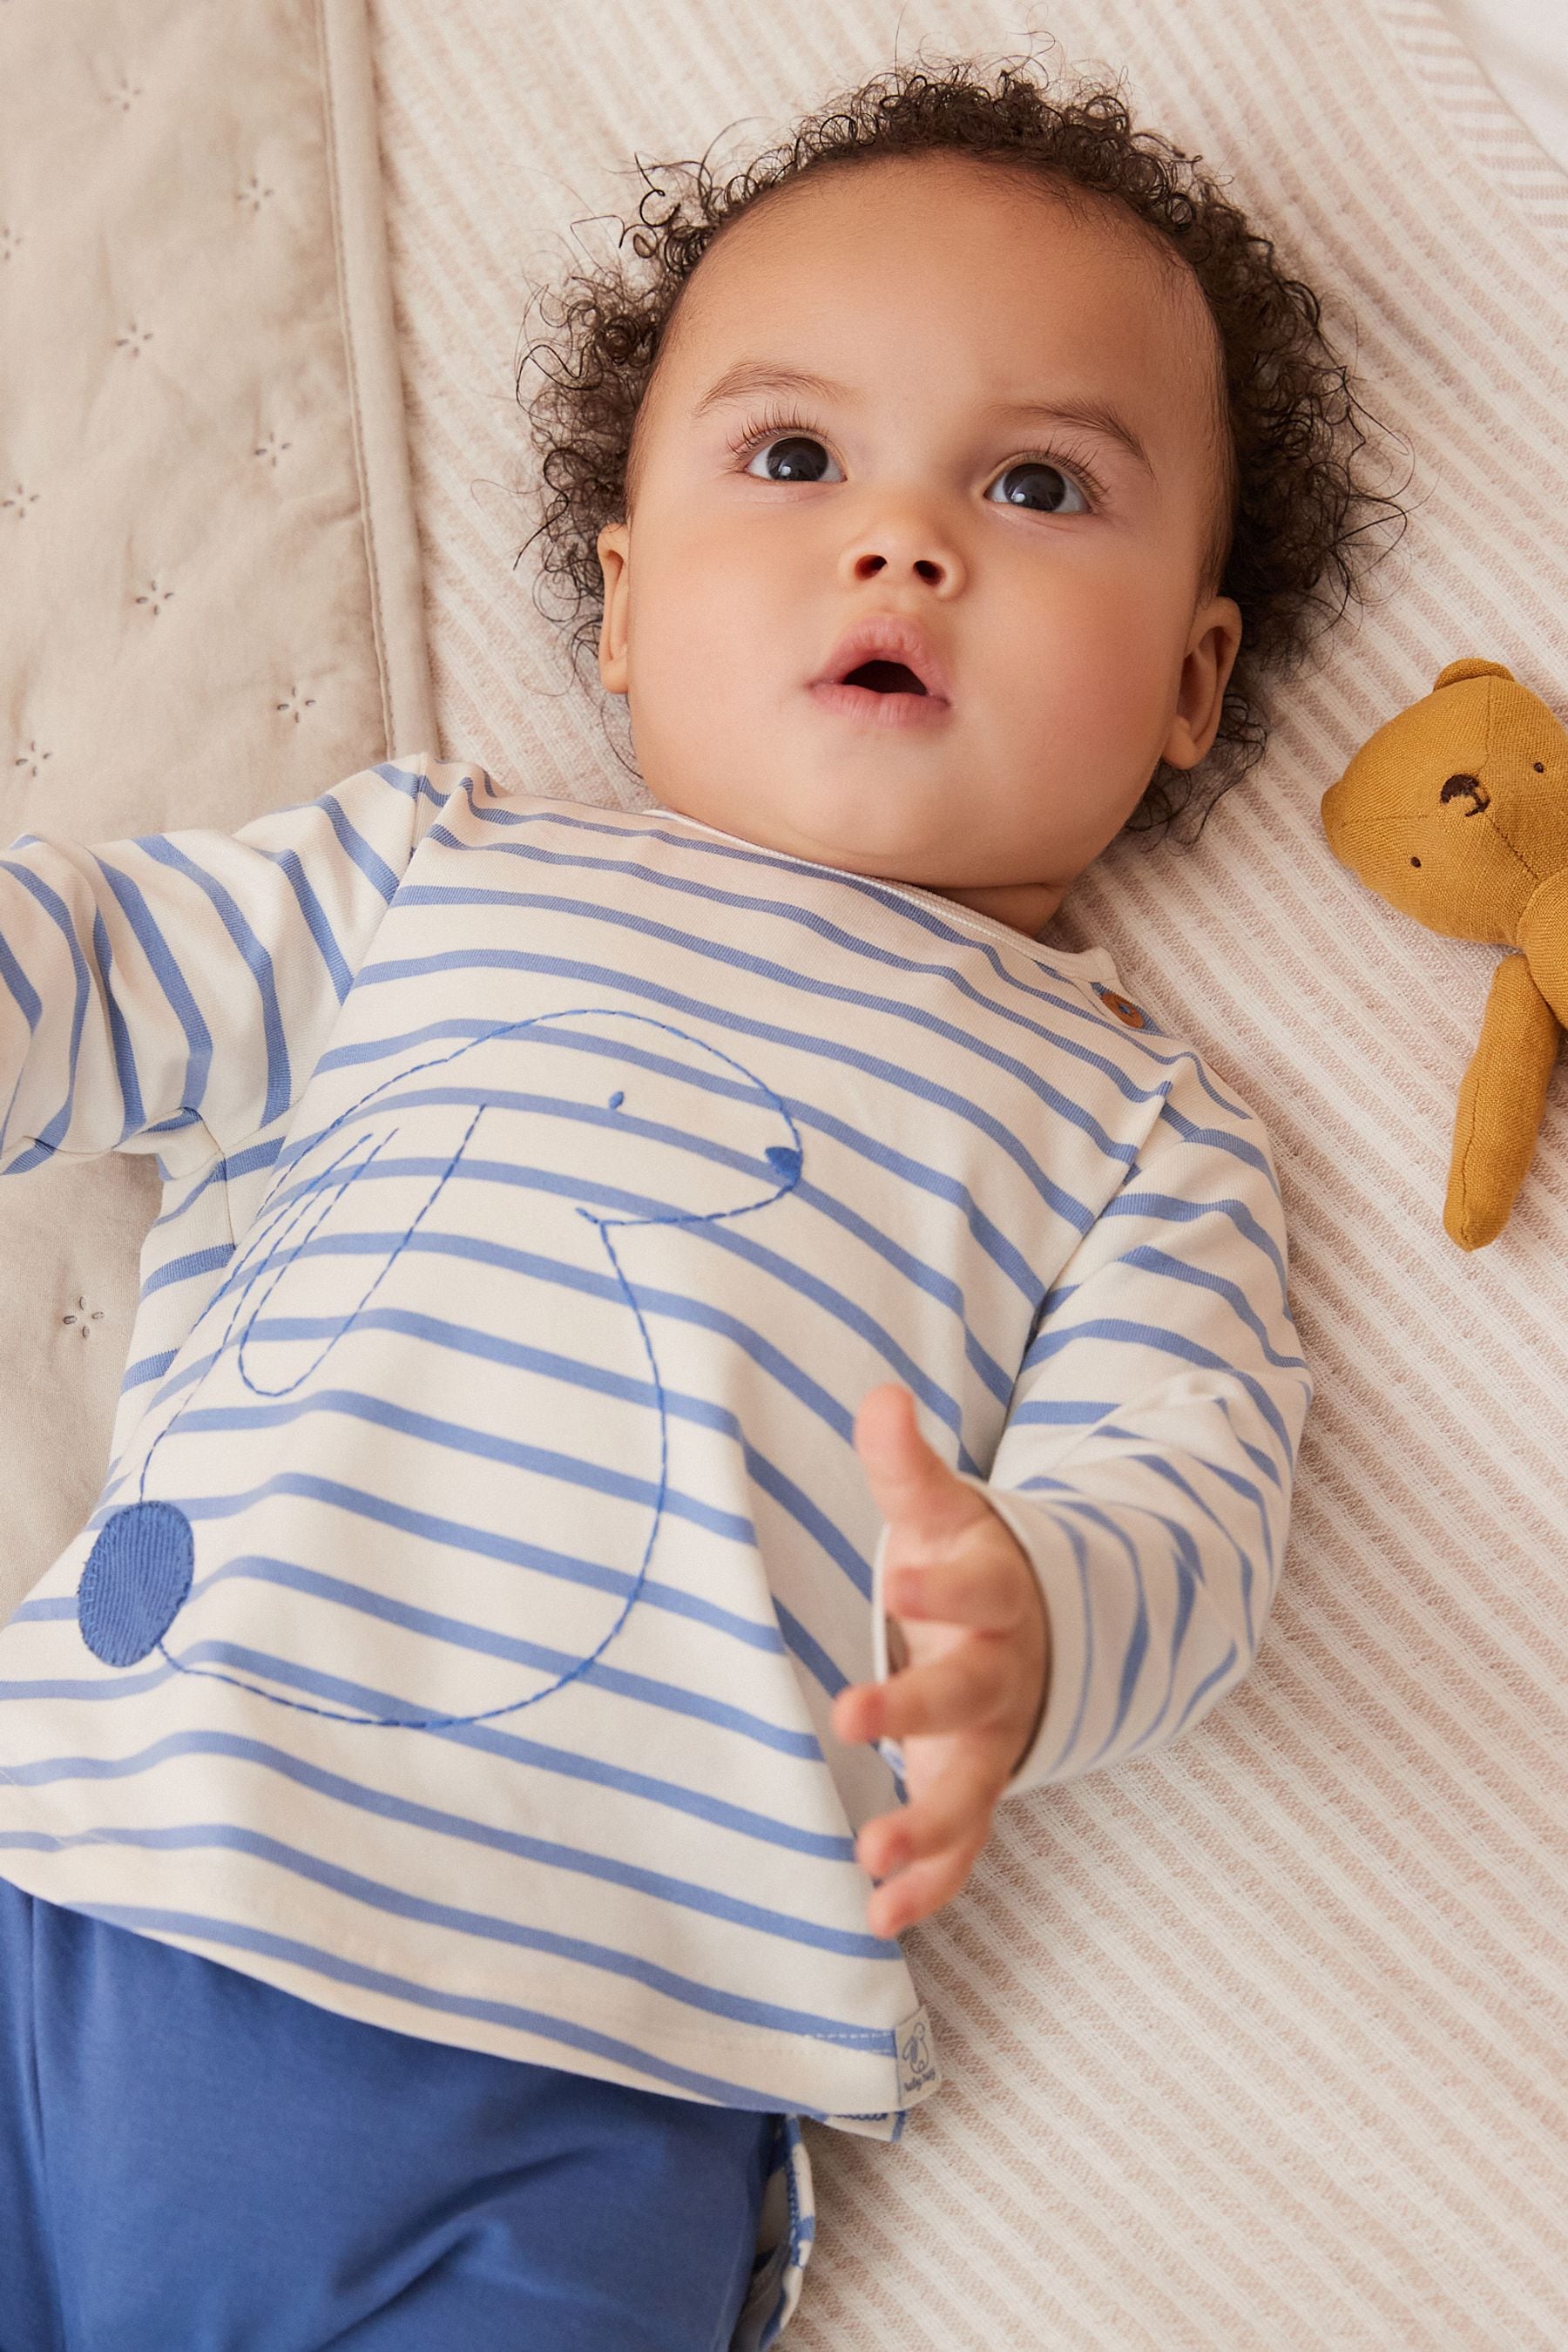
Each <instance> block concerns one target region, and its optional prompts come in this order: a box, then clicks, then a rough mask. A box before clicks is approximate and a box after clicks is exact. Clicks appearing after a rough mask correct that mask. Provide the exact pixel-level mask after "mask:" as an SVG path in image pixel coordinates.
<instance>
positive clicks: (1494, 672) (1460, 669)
mask: <svg viewBox="0 0 1568 2352" xmlns="http://www.w3.org/2000/svg"><path fill="white" fill-rule="evenodd" d="M1462 677H1506V678H1508V679H1510V681H1511V679H1512V677H1513V672H1512V670H1510V669H1504V667H1503V666H1502V664H1501V662H1494V661H1478V660H1476V659H1475V658H1474V656H1467V657H1466V658H1465V660H1463V661H1457V662H1450V663H1449V664H1448V667H1447V669H1443V670H1439V671H1438V673H1437V675H1436V677H1435V678H1434V679H1433V681H1432V691H1433V693H1434V694H1436V691H1437V688H1439V687H1440V686H1458V683H1459V680H1460V679H1461V678H1462Z"/></svg>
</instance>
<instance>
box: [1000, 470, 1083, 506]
mask: <svg viewBox="0 0 1568 2352" xmlns="http://www.w3.org/2000/svg"><path fill="white" fill-rule="evenodd" d="M997 490H999V491H1000V492H1001V503H1003V504H1005V505H1007V506H1010V507H1027V508H1028V509H1029V510H1030V512H1031V513H1033V514H1088V512H1089V500H1088V499H1086V498H1085V497H1084V494H1083V492H1082V491H1081V490H1080V489H1079V486H1078V484H1077V483H1076V482H1075V481H1074V480H1073V478H1072V476H1071V475H1070V474H1064V473H1063V472H1062V470H1061V467H1059V466H1051V465H1047V463H1046V462H1045V460H1044V459H1043V458H1039V457H1027V458H1025V459H1024V460H1023V461H1022V462H1021V463H1020V464H1018V465H1016V466H1009V467H1008V468H1007V470H1006V472H1005V474H998V476H997V477H996V480H995V482H994V485H993V491H997ZM987 495H991V493H988V494H987ZM1069 499H1077V500H1078V504H1077V505H1076V506H1071V505H1069V504H1068V500H1069Z"/></svg>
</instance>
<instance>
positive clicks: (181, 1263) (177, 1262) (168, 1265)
mask: <svg viewBox="0 0 1568 2352" xmlns="http://www.w3.org/2000/svg"><path fill="white" fill-rule="evenodd" d="M233 1255H234V1244H233V1243H232V1242H214V1243H212V1244H210V1245H209V1246H208V1247H207V1248H206V1249H199V1250H191V1251H189V1252H188V1253H187V1254H186V1255H185V1256H184V1257H172V1258H167V1259H165V1261H164V1263H163V1265H161V1266H158V1267H157V1268H155V1270H154V1271H153V1273H152V1274H150V1275H149V1276H147V1279H146V1281H145V1282H144V1283H143V1284H142V1293H141V1295H142V1297H143V1298H151V1297H152V1296H153V1292H154V1291H155V1290H167V1289H168V1288H169V1286H170V1285H171V1284H172V1283H177V1282H190V1281H192V1280H194V1278H195V1276H197V1275H198V1274H215V1273H216V1271H217V1270H218V1268H219V1267H220V1266H226V1265H227V1264H228V1262H229V1260H230V1259H231V1258H232V1257H233Z"/></svg>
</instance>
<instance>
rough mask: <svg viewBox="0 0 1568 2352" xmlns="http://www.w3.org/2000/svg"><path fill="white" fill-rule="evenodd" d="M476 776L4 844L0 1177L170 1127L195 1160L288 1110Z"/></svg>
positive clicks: (122, 1145)
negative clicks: (237, 818) (411, 873)
mask: <svg viewBox="0 0 1568 2352" xmlns="http://www.w3.org/2000/svg"><path fill="white" fill-rule="evenodd" d="M475 773H479V772H478V771H470V770H467V769H464V768H461V767H458V766H456V765H454V764H453V763H450V762H447V763H439V762H437V763H435V764H434V765H433V766H426V763H424V762H422V761H404V762H396V761H385V762H384V763H383V764H382V765H381V766H379V767H374V768H366V769H363V770H362V771H360V772H358V773H356V774H354V775H353V776H350V777H349V778H348V779H347V780H346V782H342V783H341V784H338V785H337V786H335V787H334V789H333V790H331V792H327V793H322V795H321V798H320V799H319V800H315V801H310V802H305V803H300V804H299V805H297V806H295V807H292V808H286V809H279V810H277V811H274V812H273V813H271V814H268V815H266V816H262V817H258V818H257V819H256V820H255V821H254V822H253V823H251V824H247V825H243V826H241V827H240V828H239V830H238V831H237V832H236V833H232V834H225V833H219V832H216V831H209V830H206V829H203V828H194V827H193V828H189V829H184V830H181V831H177V832H171V833H164V834H148V835H138V836H136V837H134V838H132V839H129V840H124V841H116V842H110V843H106V844H103V845H99V846H97V847H93V848H85V847H81V846H79V845H77V844H76V843H73V842H67V841H60V840H49V839H41V838H39V837H38V836H37V835H23V836H21V838H20V839H18V840H17V841H16V842H14V843H13V844H12V845H11V847H10V848H9V849H8V850H7V851H6V852H5V855H4V856H0V1174H16V1173H20V1172H21V1171H24V1170H26V1169H28V1168H33V1167H36V1166H37V1165H38V1164H39V1163H40V1162H42V1161H44V1160H47V1159H48V1158H49V1157H50V1156H51V1155H52V1154H54V1153H57V1152H66V1153H69V1154H72V1155H76V1156H88V1155H91V1154H94V1153H98V1152H103V1151H111V1150H126V1151H143V1152H159V1151H164V1150H170V1149H171V1148H172V1147H171V1145H170V1141H169V1139H170V1138H171V1137H173V1136H174V1135H176V1134H178V1133H179V1132H180V1131H181V1130H184V1129H194V1130H195V1139H196V1140H198V1141H199V1142H200V1143H201V1147H202V1149H201V1151H200V1153H199V1154H198V1155H195V1156H196V1157H200V1158H205V1157H207V1156H210V1154H211V1153H212V1152H216V1151H225V1150H232V1149H233V1148H234V1146H235V1145H236V1144H237V1142H239V1141H240V1140H242V1139H244V1138H245V1137H247V1136H248V1135H251V1134H254V1133H255V1132H256V1130H257V1129H258V1128H261V1127H263V1126H264V1125H266V1124H267V1123H268V1121H269V1120H272V1119H274V1118H277V1117H278V1116H279V1114H280V1113H282V1112H284V1111H286V1110H287V1109H288V1108H289V1107H290V1106H291V1104H292V1103H293V1102H294V1101H295V1100H296V1099H297V1097H299V1095H300V1092H301V1091H302V1089H303V1087H304V1086H305V1084H306V1081H307V1080H308V1079H309V1077H310V1073H311V1070H312V1069H313V1067H314V1066H315V1063H316V1060H317V1058H318V1057H319V1055H320V1054H321V1050H322V1047H323V1045H325V1042H326V1040H327V1037H328V1036H329V1034H331V1027H332V1024H333V1023H334V1021H335V1019H336V1017H337V1013H338V1010H339V1007H340V1006H341V1005H342V1001H343V999H344V998H345V997H346V996H347V994H348V992H349V990H350V988H351V986H352V985H353V977H354V974H355V971H357V969H358V967H359V965H360V963H361V961H363V957H364V955H365V953H366V951H367V950H368V948H369V946H370V943H371V940H373V938H374V934H375V931H376V929H377V927H378V925H379V923H380V922H381V919H382V918H383V916H384V914H385V912H386V909H387V907H388V905H389V903H390V901H391V899H392V898H393V895H394V893H395V890H396V888H397V885H398V882H399V879H400V878H401V877H402V875H403V873H404V871H405V868H406V866H407V865H408V862H409V859H410V857H411V856H412V855H413V853H414V850H415V848H416V846H417V845H418V842H419V840H420V839H421V837H422V836H423V835H424V834H425V833H426V831H427V830H428V828H429V825H430V824H431V823H432V822H433V820H434V819H435V817H436V816H437V815H438V814H439V812H440V810H441V808H442V806H443V805H444V803H445V802H446V800H447V796H448V794H449V793H452V792H453V791H455V790H457V789H458V788H459V786H461V785H463V784H465V783H466V782H468V780H469V778H470V777H471V776H472V775H473V774H475ZM204 1131H205V1133H204ZM180 1156H181V1160H182V1164H189V1163H190V1162H191V1160H192V1158H193V1155H192V1154H191V1152H190V1151H189V1149H188V1147H187V1148H185V1149H183V1150H182V1152H181V1155H180Z"/></svg>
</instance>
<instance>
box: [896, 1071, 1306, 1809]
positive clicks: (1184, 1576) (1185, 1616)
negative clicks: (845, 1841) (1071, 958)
mask: <svg viewBox="0 0 1568 2352" xmlns="http://www.w3.org/2000/svg"><path fill="white" fill-rule="evenodd" d="M1216 1101H1217V1097H1215V1096H1214V1095H1212V1094H1211V1093H1210V1092H1209V1091H1208V1090H1206V1089H1205V1087H1203V1085H1202V1082H1201V1081H1200V1080H1199V1079H1198V1077H1197V1065H1196V1064H1195V1063H1194V1061H1193V1060H1192V1059H1191V1057H1184V1068H1183V1070H1182V1072H1181V1074H1180V1076H1178V1078H1177V1080H1176V1083H1175V1085H1174V1086H1173V1089H1172V1092H1171V1094H1170V1096H1168V1097H1167V1099H1166V1101H1165V1103H1164V1106H1163V1108H1162V1110H1161V1112H1160V1115H1159V1117H1158V1118H1157V1119H1156V1121H1155V1122H1154V1125H1153V1127H1152V1129H1151V1131H1150V1133H1149V1135H1148V1136H1147V1138H1146V1139H1145V1141H1144V1143H1143V1146H1142V1150H1140V1152H1139V1155H1138V1158H1137V1160H1136V1162H1135V1164H1134V1165H1133V1166H1132V1167H1131V1169H1130V1170H1129V1172H1128V1176H1127V1179H1126V1181H1125V1182H1124V1183H1123V1185H1122V1186H1121V1190H1120V1191H1119V1192H1118V1193H1117V1194H1116V1195H1115V1196H1114V1197H1113V1199H1112V1200H1111V1201H1110V1203H1109V1204H1108V1206H1107V1208H1106V1209H1105V1211H1104V1212H1103V1213H1102V1214H1101V1215H1100V1217H1099V1218H1097V1219H1096V1221H1095V1223H1094V1224H1093V1225H1092V1226H1091V1227H1090V1228H1089V1232H1088V1233H1087V1234H1085V1235H1084V1237H1083V1239H1082V1241H1081V1242H1080V1243H1079V1244H1078V1246H1077V1248H1076V1249H1075V1250H1074V1251H1073V1253H1072V1255H1071V1256H1070V1257H1069V1259H1068V1262H1067V1264H1066V1265H1065V1266H1064V1268H1063V1269H1062V1272H1061V1274H1060V1276H1058V1279H1057V1281H1056V1282H1055V1283H1054V1284H1053V1285H1052V1287H1051V1289H1050V1291H1049V1292H1048V1293H1047V1297H1046V1298H1045V1299H1044V1301H1043V1302H1042V1305H1041V1307H1040V1310H1039V1312H1038V1314H1037V1317H1036V1322H1035V1329H1034V1334H1033V1337H1032V1339H1031V1340H1030V1343H1029V1346H1028V1348H1027V1349H1026V1354H1025V1357H1024V1360H1023V1363H1022V1365H1021V1367H1020V1369H1019V1371H1018V1374H1017V1378H1016V1384H1015V1387H1014V1391H1013V1394H1012V1397H1011V1399H1010V1401H1009V1404H1008V1410H1007V1417H1006V1421H1005V1426H1004V1429H1003V1433H1002V1436H1001V1439H1000V1442H999V1444H998V1445H997V1449H996V1454H995V1457H994V1461H993V1463H992V1465H991V1470H990V1475H989V1476H988V1477H985V1478H980V1477H975V1476H971V1475H968V1474H963V1475H964V1482H965V1484H966V1485H970V1486H974V1487H976V1488H977V1489H978V1491H979V1492H980V1493H982V1494H984V1496H986V1498H987V1500H988V1501H989V1502H990V1503H991V1504H992V1505H993V1507H994V1509H995V1510H996V1511H997V1513H998V1514H999V1516H1000V1517H1002V1518H1003V1519H1004V1520H1005V1523H1006V1525H1007V1526H1008V1527H1009V1528H1011V1530H1012V1532H1013V1533H1014V1535H1015V1536H1016V1538H1017V1539H1018V1542H1019V1544H1020V1545H1021V1546H1022V1548H1023V1549H1024V1550H1025V1552H1026V1554H1027V1556H1028V1558H1029V1559H1030V1562H1031V1564H1032V1565H1033V1567H1034V1570H1035V1573H1036V1575H1037V1577H1038V1579H1039V1582H1040V1588H1041V1591H1042V1593H1043V1595H1044V1599H1045V1603H1046V1610H1047V1619H1048V1622H1049V1626H1050V1661H1049V1666H1048V1670H1047V1689H1046V1702H1045V1707H1044V1711H1043V1714H1042V1716H1041V1718H1040V1721H1039V1723H1038V1726H1037V1730H1036V1734H1035V1738H1034V1739H1033V1742H1032V1743H1031V1745H1030V1747H1029V1749H1028V1751H1027V1752H1026V1755H1025V1756H1024V1757H1023V1758H1022V1759H1021V1760H1020V1762H1019V1764H1018V1766H1017V1768H1016V1770H1015V1772H1014V1775H1013V1777H1012V1779H1011V1780H1009V1781H1008V1783H1007V1786H1006V1789H1005V1791H1004V1794H1005V1795H1009V1796H1010V1795H1015V1794H1018V1793H1021V1792H1023V1791H1025V1790H1030V1789H1037V1788H1041V1787H1044V1786H1046V1785H1047V1784H1048V1783H1050V1782H1053V1781H1058V1780H1076V1779H1077V1778H1079V1775H1081V1774H1083V1773H1085V1772H1089V1771H1093V1770H1096V1769H1099V1768H1100V1766H1102V1765H1108V1764H1115V1763H1119V1762H1121V1760H1122V1759H1123V1758H1126V1757H1131V1756H1138V1755H1147V1754H1148V1753H1149V1752H1150V1751H1151V1750H1152V1749H1153V1748H1160V1747H1163V1745H1164V1744H1165V1743H1166V1742H1167V1741H1169V1740H1172V1739H1173V1738H1176V1737H1177V1735H1178V1734H1179V1733H1180V1732H1182V1731H1184V1729H1185V1728H1186V1727H1188V1726H1189V1725H1191V1724H1194V1723H1195V1722H1197V1721H1198V1720H1199V1719H1200V1718H1201V1717H1203V1716H1204V1715H1205V1714H1206V1713H1207V1712H1208V1710H1209V1708H1210V1707H1212V1706H1214V1705H1215V1702H1216V1701H1217V1700H1218V1699H1220V1698H1221V1697H1223V1696H1224V1695H1225V1693H1226V1691H1228V1690H1229V1689H1231V1688H1232V1687H1233V1685H1235V1684H1237V1683H1238V1682H1239V1681H1240V1680H1241V1678H1242V1676H1243V1675H1245V1674H1246V1673H1247V1670H1248V1669H1249V1667H1250V1666H1251V1664H1252V1662H1253V1659H1254V1657H1255V1655H1256V1654H1257V1650H1258V1642H1259V1640H1260V1638H1261V1635H1262V1632H1263V1626H1264V1622H1265V1620H1266V1619H1267V1617H1268V1610H1269V1606H1270V1604H1271V1602H1272V1601H1273V1597H1274V1591H1275V1588H1276V1585H1277V1583H1278V1580H1279V1570H1280V1566H1281V1561H1282V1557H1283V1553H1284V1548H1285V1540H1286V1535H1287V1531H1288V1527H1289V1512H1290V1495H1291V1484H1292V1479H1293V1476H1294V1471H1295V1462H1296V1454H1297V1449H1298V1447H1299V1444H1300V1435H1301V1430H1302V1426H1303V1423H1304V1422H1305V1419H1306V1415H1307V1410H1308V1407H1309V1405H1310V1400H1311V1391H1312V1383H1311V1377H1310V1372H1309V1370H1308V1368H1307V1365H1306V1363H1305V1361H1304V1360H1303V1358H1302V1356H1301V1354H1300V1348H1299V1345H1298V1342H1297V1335H1296V1329H1295V1325H1294V1322H1293V1320H1292V1318H1291V1315H1290V1311H1289V1301H1288V1297H1287V1271H1286V1244H1285V1230H1284V1218H1283V1213H1282V1209H1281V1204H1280V1200H1279V1188H1278V1184H1277V1181H1276V1179H1275V1175H1274V1171H1273V1165H1272V1160H1271V1158H1270V1156H1269V1152H1268V1143H1267V1141H1266V1139H1265V1137H1264V1134H1263V1130H1262V1129H1261V1127H1260V1126H1259V1125H1258V1122H1257V1121H1256V1120H1255V1119H1253V1118H1251V1117H1250V1116H1249V1115H1248V1114H1247V1113H1245V1112H1242V1111H1239V1110H1238V1109H1237V1108H1236V1107H1234V1106H1227V1107H1226V1109H1225V1110H1224V1111H1220V1110H1218V1109H1217V1108H1216ZM885 1549H886V1535H885V1534H884V1537H883V1539H882V1542H881V1544H880V1545H879V1548H878V1554H877V1562H876V1582H875V1587H874V1594H873V1603H874V1612H875V1613H874V1624H875V1627H876V1632H877V1647H878V1652H879V1659H878V1672H879V1674H882V1673H885V1672H886V1664H885V1659H886V1654H887V1628H886V1623H885V1620H884V1617H883V1613H882V1594H881V1568H882V1559H883V1554H884V1552H885ZM895 1759H896V1760H897V1767H898V1769H901V1758H899V1757H898V1753H897V1750H896V1749H895V1750H894V1756H893V1758H890V1759H889V1760H895Z"/></svg>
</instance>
